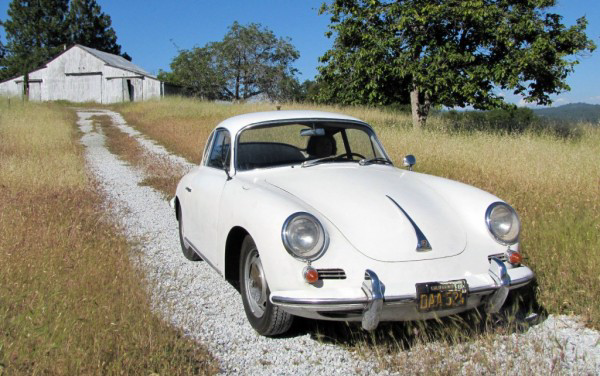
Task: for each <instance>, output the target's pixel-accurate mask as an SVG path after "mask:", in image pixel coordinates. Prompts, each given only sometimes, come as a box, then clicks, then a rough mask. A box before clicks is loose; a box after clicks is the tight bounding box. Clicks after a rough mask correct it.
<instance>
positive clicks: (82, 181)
mask: <svg viewBox="0 0 600 376" xmlns="http://www.w3.org/2000/svg"><path fill="white" fill-rule="evenodd" d="M78 139H79V134H78V131H77V129H76V128H75V117H74V114H73V112H72V111H70V110H67V109H65V108H64V107H59V106H57V105H44V104H29V103H22V102H19V101H12V103H11V104H10V106H9V104H8V102H6V101H3V100H0V375H1V374H7V375H13V374H27V375H30V374H33V375H35V374H64V375H78V374H98V375H105V374H144V375H148V374H153V373H159V374H165V375H166V374H212V373H214V372H216V370H217V368H216V364H215V362H214V360H213V359H212V358H211V356H210V355H209V354H208V352H207V351H206V350H205V349H204V348H202V347H201V346H199V345H198V344H196V343H194V342H192V341H191V340H188V339H186V338H184V337H183V336H182V334H181V333H180V332H178V331H176V330H174V329H173V328H172V327H170V326H169V325H168V324H166V323H165V322H164V321H162V320H161V319H160V318H159V317H157V316H156V315H155V314H153V313H152V312H151V310H150V302H149V297H148V294H147V291H146V289H145V288H144V285H145V282H144V280H143V279H144V277H143V275H142V274H141V273H140V272H139V271H138V270H136V268H135V267H134V266H133V264H132V262H131V257H132V256H133V253H132V252H131V250H130V245H129V244H128V243H127V242H126V240H125V238H124V236H122V235H121V232H120V229H118V228H116V227H115V226H114V225H112V224H111V223H110V221H109V218H106V216H105V214H104V209H103V207H102V205H103V203H102V197H101V194H100V193H99V191H98V190H97V189H96V187H95V183H94V181H93V180H91V178H90V177H89V176H88V175H87V174H86V171H85V166H84V159H83V153H82V147H81V145H80V144H79V141H78Z"/></svg>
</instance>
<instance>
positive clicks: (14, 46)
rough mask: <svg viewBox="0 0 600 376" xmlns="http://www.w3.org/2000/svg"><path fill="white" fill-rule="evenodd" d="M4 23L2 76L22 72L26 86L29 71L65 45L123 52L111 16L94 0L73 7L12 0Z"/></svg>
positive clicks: (52, 0) (62, 0) (78, 0)
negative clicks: (78, 44) (4, 41)
mask: <svg viewBox="0 0 600 376" xmlns="http://www.w3.org/2000/svg"><path fill="white" fill-rule="evenodd" d="M2 26H4V29H5V31H6V40H7V43H6V46H5V48H4V56H2V55H1V52H2V51H1V48H0V68H2V69H0V80H3V79H7V78H10V77H13V76H17V75H23V76H24V81H25V82H24V85H23V87H24V90H27V84H28V73H29V72H30V71H32V70H33V69H36V68H38V67H40V66H41V65H42V64H44V63H46V62H47V61H48V60H50V59H51V58H53V57H54V56H56V55H57V54H58V53H59V52H61V51H62V50H63V49H64V47H65V46H66V45H72V44H74V43H80V44H83V45H85V46H88V47H92V48H96V49H99V50H102V51H106V52H109V53H114V54H119V53H120V52H121V46H119V45H118V44H117V43H116V41H117V36H116V33H115V31H114V30H113V28H112V27H111V20H110V16H108V15H106V14H104V13H103V12H102V11H101V10H100V6H99V5H98V4H97V3H96V1H95V0H72V1H71V6H70V8H69V0H35V1H33V0H13V1H12V2H11V3H10V5H9V8H8V19H7V20H6V21H3V22H2ZM123 56H124V57H125V58H127V57H128V55H127V54H123ZM129 60H131V58H129ZM25 94H26V93H25Z"/></svg>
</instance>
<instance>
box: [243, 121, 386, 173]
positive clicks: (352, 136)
mask: <svg viewBox="0 0 600 376" xmlns="http://www.w3.org/2000/svg"><path fill="white" fill-rule="evenodd" d="M236 160H237V169H238V170H240V171H245V170H252V169H255V168H265V167H275V166H284V165H295V164H300V165H302V166H303V167H310V166H314V165H316V164H321V163H341V162H355V163H356V162H360V163H361V165H365V164H371V163H385V164H391V162H390V161H389V158H388V157H387V155H386V154H385V152H384V151H383V149H382V148H381V146H380V144H379V142H378V141H377V138H376V136H375V133H374V132H373V131H372V130H371V129H370V128H369V127H367V126H365V125H361V124H359V123H351V122H340V121H307V122H286V123H280V124H272V123H270V124H266V125H257V126H254V127H250V128H248V129H245V130H243V131H242V132H241V133H240V135H239V137H238V141H237V149H236Z"/></svg>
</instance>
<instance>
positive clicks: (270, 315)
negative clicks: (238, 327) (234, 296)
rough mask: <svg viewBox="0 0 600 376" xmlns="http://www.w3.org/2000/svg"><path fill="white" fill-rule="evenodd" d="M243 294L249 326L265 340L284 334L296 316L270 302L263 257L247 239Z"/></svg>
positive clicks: (242, 265) (243, 253)
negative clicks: (265, 338)
mask: <svg viewBox="0 0 600 376" xmlns="http://www.w3.org/2000/svg"><path fill="white" fill-rule="evenodd" d="M239 282H240V292H241V294H242V301H243V302H244V310H245V311H246V317H248V321H249V322H250V325H252V327H253V328H254V330H256V331H257V332H258V333H259V334H261V335H263V336H274V335H277V334H281V333H285V332H287V331H288V330H289V328H290V327H291V326H292V321H293V319H294V316H292V315H290V314H289V313H287V312H285V311H284V310H283V309H281V308H280V307H277V306H275V305H273V304H272V303H271V301H270V300H269V298H270V296H271V291H270V290H269V285H268V284H267V279H266V278H265V271H264V269H263V267H262V262H261V259H260V254H259V253H258V249H257V248H256V245H255V244H254V240H252V238H251V237H250V235H247V236H246V238H245V239H244V241H243V243H242V249H241V252H240V279H239Z"/></svg>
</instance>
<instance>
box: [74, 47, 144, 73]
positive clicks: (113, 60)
mask: <svg viewBox="0 0 600 376" xmlns="http://www.w3.org/2000/svg"><path fill="white" fill-rule="evenodd" d="M75 46H77V47H79V48H81V49H83V50H85V51H87V52H89V53H90V54H92V55H94V56H95V57H97V58H98V59H100V60H102V61H104V62H105V63H106V64H107V65H110V66H111V67H114V68H120V69H125V70H128V71H130V72H134V73H139V74H142V75H144V76H149V77H154V76H153V75H151V74H150V73H148V72H146V71H145V70H143V69H142V68H140V67H138V66H137V65H135V64H133V63H132V62H131V61H129V60H127V59H125V58H124V57H122V56H119V55H113V54H109V53H108V52H103V51H99V50H96V49H94V48H90V47H86V46H82V45H80V44H76V45H75Z"/></svg>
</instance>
